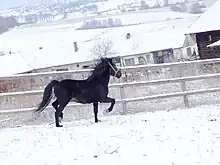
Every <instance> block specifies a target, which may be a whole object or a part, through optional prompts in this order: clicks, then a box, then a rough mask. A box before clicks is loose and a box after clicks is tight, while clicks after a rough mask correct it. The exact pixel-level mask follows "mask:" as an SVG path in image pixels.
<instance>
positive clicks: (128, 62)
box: [125, 58, 135, 66]
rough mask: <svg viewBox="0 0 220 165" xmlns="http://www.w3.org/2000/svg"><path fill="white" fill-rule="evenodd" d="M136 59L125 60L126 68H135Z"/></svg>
mask: <svg viewBox="0 0 220 165" xmlns="http://www.w3.org/2000/svg"><path fill="white" fill-rule="evenodd" d="M134 65H135V63H134V58H127V59H125V66H134Z"/></svg>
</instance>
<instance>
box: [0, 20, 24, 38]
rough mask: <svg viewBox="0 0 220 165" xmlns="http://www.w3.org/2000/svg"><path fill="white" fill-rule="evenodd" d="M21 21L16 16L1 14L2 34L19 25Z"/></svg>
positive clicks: (0, 25)
mask: <svg viewBox="0 0 220 165" xmlns="http://www.w3.org/2000/svg"><path fill="white" fill-rule="evenodd" d="M19 25H20V23H18V21H17V20H16V19H15V18H14V17H1V16H0V34H2V33H4V32H6V31H8V30H9V29H10V28H13V27H15V26H19Z"/></svg>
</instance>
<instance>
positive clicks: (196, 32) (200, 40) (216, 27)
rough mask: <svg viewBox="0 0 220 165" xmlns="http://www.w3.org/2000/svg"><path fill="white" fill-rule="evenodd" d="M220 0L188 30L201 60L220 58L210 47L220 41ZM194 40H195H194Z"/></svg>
mask: <svg viewBox="0 0 220 165" xmlns="http://www.w3.org/2000/svg"><path fill="white" fill-rule="evenodd" d="M219 9H220V0H218V1H217V2H215V3H214V4H213V5H212V6H211V7H210V8H209V9H208V10H207V11H206V12H205V13H204V14H203V15H202V16H200V17H199V18H198V20H197V21H196V22H195V23H194V24H192V26H191V27H190V28H189V29H188V31H187V33H186V35H188V37H189V38H191V39H192V40H195V44H197V47H198V54H199V56H200V58H201V59H208V58H217V57H220V55H219V53H218V52H217V51H212V49H211V48H210V47H208V45H210V44H212V43H214V42H217V41H219V40H220V24H219V22H218V19H217V18H218V16H219V15H220V10H219ZM193 38H194V39H193Z"/></svg>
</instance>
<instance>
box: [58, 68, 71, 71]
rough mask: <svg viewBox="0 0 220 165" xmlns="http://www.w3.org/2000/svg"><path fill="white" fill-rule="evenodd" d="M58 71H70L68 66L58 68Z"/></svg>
mask: <svg viewBox="0 0 220 165" xmlns="http://www.w3.org/2000/svg"><path fill="white" fill-rule="evenodd" d="M56 71H68V68H59V69H56Z"/></svg>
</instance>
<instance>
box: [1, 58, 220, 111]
mask: <svg viewBox="0 0 220 165" xmlns="http://www.w3.org/2000/svg"><path fill="white" fill-rule="evenodd" d="M215 63H220V58H218V59H208V60H199V61H187V62H178V63H166V64H157V65H147V66H144V65H143V66H136V67H124V68H121V69H122V72H125V71H126V72H128V71H129V70H132V71H138V70H150V69H154V68H166V67H176V68H178V69H179V73H180V77H178V78H171V79H160V80H151V81H139V82H129V83H117V84H110V85H109V86H110V88H119V89H120V99H119V100H116V102H118V103H120V104H122V105H123V113H124V114H125V113H126V111H127V106H126V104H127V103H128V102H137V101H143V100H154V99H164V98H171V97H183V101H184V105H185V106H186V107H189V100H188V96H189V95H195V94H204V93H211V92H218V91H220V87H215V88H209V89H199V90H191V91H186V82H189V81H195V80H204V79H213V78H220V73H216V74H206V75H199V76H187V77H181V72H182V70H181V67H182V66H186V65H187V66H189V65H190V66H193V65H195V64H215ZM88 71H90V70H78V71H65V72H47V73H37V74H20V75H14V76H8V77H0V80H3V79H4V80H5V79H10V78H14V77H26V76H40V75H48V76H50V75H53V74H57V73H59V74H62V73H66V72H71V73H74V72H77V73H85V72H88ZM167 83H180V84H181V85H180V87H181V92H174V93H166V94H158V95H152V96H143V97H135V98H125V94H124V92H125V91H124V87H127V86H140V85H160V84H167ZM217 83H218V82H217ZM42 92H43V91H42V90H33V91H22V92H10V93H0V97H12V96H19V95H20V96H30V95H39V94H42ZM77 105H81V104H69V105H68V106H77ZM81 106H82V105H81ZM49 107H51V106H49ZM34 108H35V107H30V108H22V109H12V110H1V111H0V114H11V113H18V112H27V111H33V109H34Z"/></svg>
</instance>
